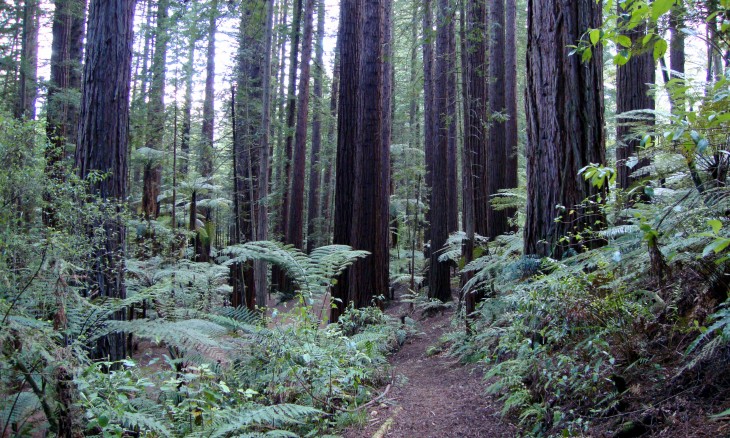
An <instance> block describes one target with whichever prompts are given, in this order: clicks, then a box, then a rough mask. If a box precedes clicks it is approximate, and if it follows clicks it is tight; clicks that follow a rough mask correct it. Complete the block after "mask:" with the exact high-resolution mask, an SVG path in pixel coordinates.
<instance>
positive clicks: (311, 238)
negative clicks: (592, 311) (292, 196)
mask: <svg viewBox="0 0 730 438" xmlns="http://www.w3.org/2000/svg"><path fill="white" fill-rule="evenodd" d="M324 16H325V9H324V0H319V2H318V6H317V43H316V45H315V61H314V67H315V74H314V105H313V108H312V110H313V114H312V151H311V155H310V160H309V202H308V204H307V252H312V250H313V249H314V248H316V247H317V246H319V245H320V244H321V242H320V240H321V236H322V226H321V225H322V224H321V215H320V208H319V199H320V193H319V192H320V173H321V167H322V166H321V159H320V154H321V150H322V78H323V75H324V65H323V63H324V47H323V46H322V44H323V42H324Z"/></svg>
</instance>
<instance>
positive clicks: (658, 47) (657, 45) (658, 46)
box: [654, 39, 667, 60]
mask: <svg viewBox="0 0 730 438" xmlns="http://www.w3.org/2000/svg"><path fill="white" fill-rule="evenodd" d="M665 53H667V42H666V41H665V40H663V39H658V40H656V41H655V42H654V60H657V59H659V58H661V57H662V56H664V54H665Z"/></svg>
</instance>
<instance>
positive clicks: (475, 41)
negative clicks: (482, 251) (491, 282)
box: [464, 0, 489, 236]
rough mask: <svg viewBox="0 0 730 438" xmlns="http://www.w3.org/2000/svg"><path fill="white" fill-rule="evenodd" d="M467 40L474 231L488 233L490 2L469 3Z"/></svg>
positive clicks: (467, 133)
mask: <svg viewBox="0 0 730 438" xmlns="http://www.w3.org/2000/svg"><path fill="white" fill-rule="evenodd" d="M466 8H467V11H466V16H467V22H466V37H465V43H464V44H465V52H466V63H465V65H466V67H465V70H466V72H467V75H468V79H467V81H466V87H467V97H466V98H465V100H466V102H465V103H466V105H467V106H468V108H466V107H465V110H464V132H465V136H466V139H465V147H466V149H467V153H468V154H469V156H470V161H471V166H470V169H471V170H470V172H469V173H471V175H472V195H473V197H474V206H473V208H472V209H473V211H474V231H475V233H476V234H480V235H482V236H486V235H488V234H489V230H488V227H487V218H488V216H489V212H488V207H489V186H488V182H489V181H488V174H487V157H488V156H487V143H488V140H489V131H488V129H489V117H488V112H489V86H488V82H489V81H488V80H487V78H488V77H489V65H488V62H487V59H488V58H487V54H488V51H489V44H488V42H489V34H488V28H487V0H475V1H471V2H467V6H466Z"/></svg>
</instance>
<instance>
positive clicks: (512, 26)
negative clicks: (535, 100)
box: [504, 0, 519, 217]
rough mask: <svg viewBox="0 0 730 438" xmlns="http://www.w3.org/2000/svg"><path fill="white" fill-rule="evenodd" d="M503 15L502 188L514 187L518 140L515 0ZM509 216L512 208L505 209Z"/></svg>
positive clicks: (508, 0)
mask: <svg viewBox="0 0 730 438" xmlns="http://www.w3.org/2000/svg"><path fill="white" fill-rule="evenodd" d="M506 8H507V12H506V16H505V45H504V47H505V55H504V68H505V73H504V98H505V110H506V113H507V121H506V122H505V125H504V128H505V152H506V154H507V159H506V163H505V170H504V174H505V175H504V188H508V189H509V188H516V187H517V186H518V182H519V181H518V177H517V159H518V150H517V145H518V141H519V137H518V133H519V131H518V129H517V119H518V117H519V114H518V112H517V0H506ZM505 214H506V215H507V216H508V217H511V216H513V215H514V214H515V210H514V209H510V210H506V211H505Z"/></svg>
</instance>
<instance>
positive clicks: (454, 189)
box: [446, 11, 459, 234]
mask: <svg viewBox="0 0 730 438" xmlns="http://www.w3.org/2000/svg"><path fill="white" fill-rule="evenodd" d="M448 20H449V24H448V27H449V28H448V32H449V35H448V37H449V48H448V53H447V57H448V60H447V62H448V64H447V65H448V68H449V70H448V72H447V75H448V76H447V86H448V93H449V101H448V108H447V117H448V127H449V146H448V150H447V153H446V160H447V161H446V199H447V201H448V202H447V204H446V214H447V227H446V229H447V230H448V232H449V234H451V233H453V232H456V231H459V193H458V187H459V185H458V182H457V177H458V171H457V167H458V165H459V160H458V158H457V154H456V152H457V149H458V148H457V144H456V143H457V132H456V131H457V130H456V128H457V126H458V124H459V123H458V120H457V114H456V28H455V24H454V22H455V21H456V16H455V15H454V11H452V12H450V13H449V17H448Z"/></svg>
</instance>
